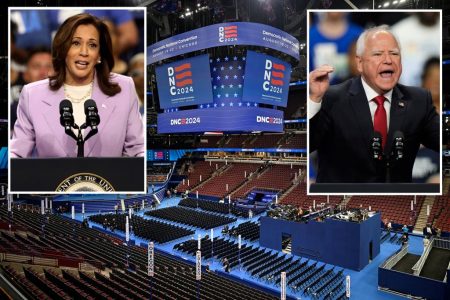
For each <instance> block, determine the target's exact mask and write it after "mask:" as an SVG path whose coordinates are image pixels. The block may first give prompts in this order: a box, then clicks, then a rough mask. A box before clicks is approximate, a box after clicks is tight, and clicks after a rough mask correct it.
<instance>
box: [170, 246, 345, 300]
mask: <svg viewBox="0 0 450 300" xmlns="http://www.w3.org/2000/svg"><path fill="white" fill-rule="evenodd" d="M174 249H175V250H177V251H181V252H184V253H187V254H189V255H192V256H194V255H195V253H196V251H197V241H195V240H188V241H185V242H182V243H179V244H176V245H175V246H174ZM201 250H202V251H201V254H202V257H203V258H204V259H211V258H215V259H218V260H222V259H223V258H227V260H228V261H229V263H230V268H231V269H232V268H236V267H239V266H240V267H241V268H243V269H244V270H245V271H246V272H247V273H248V274H249V275H250V276H252V277H254V278H257V279H258V280H260V281H265V282H267V283H269V284H274V285H279V284H280V281H281V272H286V282H287V285H288V286H289V287H290V288H292V289H293V290H295V291H302V293H303V294H307V295H314V296H315V297H316V298H319V297H324V296H327V295H330V293H331V291H332V290H333V289H335V288H336V286H341V287H340V288H336V291H337V290H340V289H342V284H343V280H344V276H343V270H341V271H339V272H335V271H334V268H332V269H326V268H325V264H322V265H321V266H318V262H313V261H310V260H304V261H302V259H298V260H296V259H294V258H293V257H292V256H290V255H287V254H281V255H279V253H278V252H273V251H268V250H265V249H263V248H259V247H255V248H254V247H253V246H249V245H247V244H243V245H241V249H240V250H239V248H238V244H237V243H236V242H235V241H232V240H226V239H223V238H218V239H214V240H213V241H212V242H211V240H210V239H209V238H203V239H202V240H201ZM336 291H334V293H335V292H336Z"/></svg>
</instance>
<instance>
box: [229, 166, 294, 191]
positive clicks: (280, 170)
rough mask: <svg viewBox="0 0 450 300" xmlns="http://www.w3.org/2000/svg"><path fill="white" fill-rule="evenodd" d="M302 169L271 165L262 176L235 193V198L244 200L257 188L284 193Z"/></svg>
mask: <svg viewBox="0 0 450 300" xmlns="http://www.w3.org/2000/svg"><path fill="white" fill-rule="evenodd" d="M300 169H302V168H299V166H297V165H294V166H293V167H292V168H291V166H290V165H270V166H269V167H268V169H266V170H264V171H263V172H262V174H261V175H259V176H257V177H255V178H253V179H252V180H250V181H249V182H247V183H246V184H244V185H243V186H242V187H240V188H239V189H238V190H236V192H235V193H233V195H232V197H233V198H244V197H245V196H246V195H247V194H248V193H250V192H251V191H252V190H253V189H255V188H262V189H270V190H277V191H284V190H286V189H287V188H289V186H290V185H292V180H293V179H294V178H295V173H297V175H298V172H299V170H300Z"/></svg>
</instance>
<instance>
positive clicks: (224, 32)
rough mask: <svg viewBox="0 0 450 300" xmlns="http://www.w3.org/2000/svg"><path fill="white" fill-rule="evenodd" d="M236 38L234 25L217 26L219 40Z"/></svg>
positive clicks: (236, 33)
mask: <svg viewBox="0 0 450 300" xmlns="http://www.w3.org/2000/svg"><path fill="white" fill-rule="evenodd" d="M237 39H238V28H237V26H236V25H231V26H220V27H219V42H221V43H224V42H236V41H237Z"/></svg>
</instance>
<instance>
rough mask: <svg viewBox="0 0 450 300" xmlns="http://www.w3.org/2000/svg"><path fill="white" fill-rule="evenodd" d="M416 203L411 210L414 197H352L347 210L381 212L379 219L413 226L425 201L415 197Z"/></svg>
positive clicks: (421, 197)
mask: <svg viewBox="0 0 450 300" xmlns="http://www.w3.org/2000/svg"><path fill="white" fill-rule="evenodd" d="M416 199H417V200H416V201H417V203H416V204H415V205H414V207H413V208H414V209H413V210H411V201H414V196H353V197H352V198H351V199H350V201H349V202H348V203H347V207H348V208H359V207H364V208H368V207H369V206H371V209H372V210H377V211H380V212H381V219H382V220H385V219H388V220H390V221H391V222H393V223H397V224H404V225H410V226H413V225H414V224H415V223H416V220H417V216H418V214H419V212H420V209H421V207H422V203H423V201H424V199H425V197H424V196H417V198H416Z"/></svg>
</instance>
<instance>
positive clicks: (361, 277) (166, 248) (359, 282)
mask: <svg viewBox="0 0 450 300" xmlns="http://www.w3.org/2000/svg"><path fill="white" fill-rule="evenodd" d="M179 201H180V198H179V197H172V198H169V199H164V201H162V202H161V204H160V205H159V206H158V208H165V207H171V206H175V205H177V204H178V202H179ZM147 210H148V209H146V210H141V211H140V212H139V213H137V214H136V215H139V216H142V217H144V218H148V219H151V218H153V217H149V216H145V215H144V212H145V211H147ZM66 216H68V217H70V214H66ZM87 216H89V214H86V217H87ZM229 216H233V215H229ZM260 216H261V215H258V216H254V217H253V218H252V219H251V221H252V222H257V220H258V219H259V217H260ZM76 219H77V220H82V216H81V214H77V215H76ZM155 219H156V218H155ZM158 220H159V221H163V222H166V223H169V224H176V225H181V226H183V227H186V228H190V229H194V230H195V234H194V235H192V236H189V237H184V238H181V239H178V240H175V241H171V242H169V243H165V244H155V247H156V248H157V249H158V250H160V251H163V252H166V253H169V254H172V255H176V256H178V257H180V258H182V259H184V260H187V261H191V262H195V258H194V257H192V256H189V255H186V254H184V253H182V252H179V251H174V250H173V246H174V245H175V244H177V243H180V242H181V241H185V240H188V239H197V237H198V235H199V234H200V235H201V236H202V237H204V236H205V235H206V234H208V235H210V230H203V229H198V228H194V227H191V226H186V225H183V224H179V223H175V222H171V221H167V220H164V219H158ZM249 220H250V219H248V218H241V217H239V218H238V220H237V221H236V222H234V223H231V224H229V225H228V226H229V227H230V228H231V227H234V226H237V225H239V224H241V223H244V222H247V221H249ZM89 223H90V226H92V225H96V226H99V225H98V224H95V223H92V222H89ZM222 228H223V226H220V227H217V228H214V238H218V237H222V233H221V231H222ZM115 234H117V235H120V236H123V237H124V236H125V233H124V232H120V231H116V232H115ZM130 239H132V240H135V242H136V244H137V245H139V244H141V243H143V244H147V243H148V241H146V240H144V239H142V238H139V237H135V236H134V235H133V234H132V233H131V234H130ZM242 244H248V245H254V246H259V243H258V242H249V241H245V240H242ZM399 248H400V245H398V244H396V243H391V242H390V241H389V240H387V241H385V242H384V243H382V244H381V249H380V254H379V255H378V256H377V257H376V258H375V259H374V260H373V261H372V262H371V263H370V264H369V265H368V266H366V267H365V268H364V269H363V270H362V271H360V272H357V271H352V270H347V269H345V270H344V275H350V279H351V298H352V299H404V298H402V297H400V296H396V295H393V294H389V293H385V292H381V291H378V266H379V265H380V264H381V263H383V262H384V261H385V260H386V259H387V258H388V257H389V256H391V255H392V254H393V253H395V252H396V251H397V250H398V249H399ZM330 251H332V250H331V249H330ZM422 251H423V242H422V237H419V236H410V241H409V252H410V253H414V254H421V253H422ZM280 255H281V254H280ZM289 256H290V255H288V256H287V257H289ZM294 259H302V258H301V257H298V256H295V255H294ZM303 260H304V259H303ZM312 263H313V261H310V264H312ZM203 264H204V265H206V264H208V265H209V266H210V269H211V270H213V271H214V270H215V271H219V270H220V271H222V264H221V263H220V262H219V261H217V260H216V259H212V260H207V261H203ZM321 265H322V263H321V262H319V264H318V266H321ZM331 267H332V266H331V265H327V266H326V269H329V268H331ZM340 269H341V268H339V267H336V270H340ZM230 274H231V275H232V276H234V277H236V278H239V279H241V280H244V281H250V282H253V283H255V284H257V285H261V286H265V287H266V288H269V289H271V290H274V291H277V292H278V291H279V287H278V286H274V285H267V284H265V282H262V281H258V280H256V279H255V278H252V277H250V276H249V274H247V273H246V272H245V271H244V270H241V269H240V268H238V267H237V268H234V269H233V270H232V271H231V273H230ZM287 294H288V296H290V297H292V298H294V299H312V298H309V297H305V296H304V295H301V293H300V292H295V291H293V290H291V289H289V288H288V290H287Z"/></svg>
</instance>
